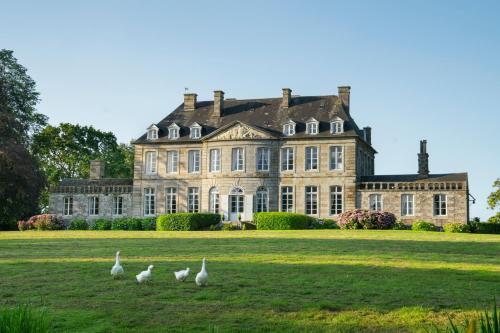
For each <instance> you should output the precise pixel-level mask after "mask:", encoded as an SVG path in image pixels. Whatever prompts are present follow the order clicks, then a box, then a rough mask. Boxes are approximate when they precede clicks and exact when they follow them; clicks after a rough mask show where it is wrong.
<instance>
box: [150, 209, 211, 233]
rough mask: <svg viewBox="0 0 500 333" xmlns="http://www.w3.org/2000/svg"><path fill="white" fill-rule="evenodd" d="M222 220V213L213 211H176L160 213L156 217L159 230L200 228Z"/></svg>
mask: <svg viewBox="0 0 500 333" xmlns="http://www.w3.org/2000/svg"><path fill="white" fill-rule="evenodd" d="M219 222H220V215H219V214H213V213H174V214H165V215H160V216H158V218H157V219H156V230H158V231H167V230H170V231H188V230H199V229H201V228H204V227H209V226H210V225H212V224H217V223H219Z"/></svg>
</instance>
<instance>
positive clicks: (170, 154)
mask: <svg viewBox="0 0 500 333" xmlns="http://www.w3.org/2000/svg"><path fill="white" fill-rule="evenodd" d="M178 170H179V152H178V151H177V150H169V151H167V173H177V172H178Z"/></svg>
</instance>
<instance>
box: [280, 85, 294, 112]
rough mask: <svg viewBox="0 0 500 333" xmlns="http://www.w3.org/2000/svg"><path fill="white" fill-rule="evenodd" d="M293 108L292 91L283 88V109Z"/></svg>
mask: <svg viewBox="0 0 500 333" xmlns="http://www.w3.org/2000/svg"><path fill="white" fill-rule="evenodd" d="M290 106H292V89H290V88H283V100H282V102H281V107H282V108H283V109H287V108H289V107H290Z"/></svg>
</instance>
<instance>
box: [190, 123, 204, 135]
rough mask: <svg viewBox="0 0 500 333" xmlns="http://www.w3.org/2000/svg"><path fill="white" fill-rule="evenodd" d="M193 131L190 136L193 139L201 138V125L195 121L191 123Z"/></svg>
mask: <svg viewBox="0 0 500 333" xmlns="http://www.w3.org/2000/svg"><path fill="white" fill-rule="evenodd" d="M190 129H191V132H190V134H189V137H190V138H191V139H199V138H201V126H200V125H198V124H197V123H194V124H193V125H191V128H190Z"/></svg>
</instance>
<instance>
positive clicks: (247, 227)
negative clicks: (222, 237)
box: [241, 222, 257, 230]
mask: <svg viewBox="0 0 500 333" xmlns="http://www.w3.org/2000/svg"><path fill="white" fill-rule="evenodd" d="M255 229H257V227H256V226H255V224H253V223H250V222H241V230H255Z"/></svg>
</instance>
